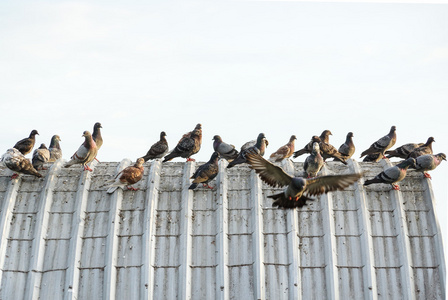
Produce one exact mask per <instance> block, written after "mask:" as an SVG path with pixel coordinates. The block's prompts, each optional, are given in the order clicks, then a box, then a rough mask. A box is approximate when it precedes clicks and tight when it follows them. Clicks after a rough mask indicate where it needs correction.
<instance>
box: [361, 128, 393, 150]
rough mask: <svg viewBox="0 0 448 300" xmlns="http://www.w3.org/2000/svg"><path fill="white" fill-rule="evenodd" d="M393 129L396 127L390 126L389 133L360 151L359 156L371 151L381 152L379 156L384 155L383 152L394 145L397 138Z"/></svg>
mask: <svg viewBox="0 0 448 300" xmlns="http://www.w3.org/2000/svg"><path fill="white" fill-rule="evenodd" d="M395 130H396V127H395V126H392V127H391V128H390V131H389V133H388V134H387V135H385V136H383V137H382V138H380V139H379V140H378V141H376V142H375V143H373V144H372V145H370V147H369V149H367V150H365V151H364V152H362V153H361V157H363V156H365V155H367V154H373V153H381V157H384V152H386V151H387V150H388V149H389V148H391V147H392V146H393V145H395V141H396V140H397V134H396V133H395Z"/></svg>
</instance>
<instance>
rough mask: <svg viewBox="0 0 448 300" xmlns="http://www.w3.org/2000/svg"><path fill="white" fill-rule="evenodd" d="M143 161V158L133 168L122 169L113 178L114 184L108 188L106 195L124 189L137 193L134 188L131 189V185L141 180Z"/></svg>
mask: <svg viewBox="0 0 448 300" xmlns="http://www.w3.org/2000/svg"><path fill="white" fill-rule="evenodd" d="M144 162H145V160H144V159H143V158H141V157H140V158H139V159H137V161H136V162H135V164H134V165H133V166H129V167H126V168H124V170H122V171H121V172H119V173H118V174H117V175H116V176H115V180H114V182H113V183H112V184H111V185H109V186H108V188H109V189H108V190H107V193H108V194H112V193H113V192H114V191H115V190H116V189H117V188H121V189H124V187H126V188H127V189H128V190H133V191H137V189H136V188H134V187H131V185H133V184H135V183H137V182H139V181H140V180H141V179H142V178H143V171H144V168H143V163H144Z"/></svg>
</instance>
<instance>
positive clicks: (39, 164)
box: [32, 144, 50, 170]
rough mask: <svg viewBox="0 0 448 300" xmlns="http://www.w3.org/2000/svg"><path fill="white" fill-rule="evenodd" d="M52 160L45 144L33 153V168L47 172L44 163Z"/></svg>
mask: <svg viewBox="0 0 448 300" xmlns="http://www.w3.org/2000/svg"><path fill="white" fill-rule="evenodd" d="M49 160H50V151H49V150H48V149H47V147H46V146H45V144H41V145H40V147H39V148H38V149H36V150H34V152H33V160H32V162H33V167H34V168H35V169H36V170H46V169H47V168H44V163H46V162H48V161H49Z"/></svg>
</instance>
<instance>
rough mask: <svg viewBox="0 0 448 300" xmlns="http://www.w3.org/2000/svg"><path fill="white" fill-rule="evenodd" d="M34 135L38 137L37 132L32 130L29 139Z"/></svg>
mask: <svg viewBox="0 0 448 300" xmlns="http://www.w3.org/2000/svg"><path fill="white" fill-rule="evenodd" d="M36 134H37V135H39V132H37V130H36V129H33V131H31V133H30V137H34V136H35V135H36Z"/></svg>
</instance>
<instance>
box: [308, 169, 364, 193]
mask: <svg viewBox="0 0 448 300" xmlns="http://www.w3.org/2000/svg"><path fill="white" fill-rule="evenodd" d="M361 176H362V174H348V175H328V176H321V177H317V178H314V179H307V180H306V182H307V185H306V187H305V193H306V194H307V195H309V196H317V195H321V194H326V193H328V192H331V191H336V190H343V189H344V188H346V187H348V186H349V185H351V184H353V183H354V182H356V181H357V180H358V179H359V178H361Z"/></svg>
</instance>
